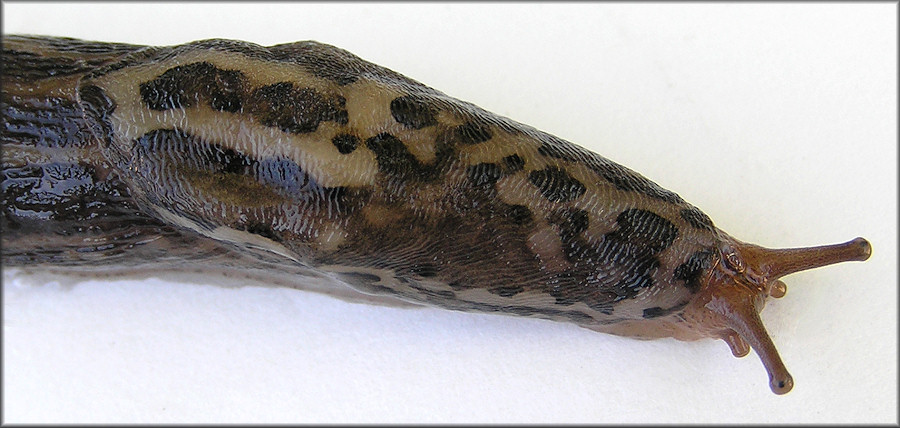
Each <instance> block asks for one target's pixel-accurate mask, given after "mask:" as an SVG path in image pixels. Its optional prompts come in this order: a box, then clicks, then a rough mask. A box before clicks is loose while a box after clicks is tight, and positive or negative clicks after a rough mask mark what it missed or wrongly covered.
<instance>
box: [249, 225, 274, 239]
mask: <svg viewBox="0 0 900 428" xmlns="http://www.w3.org/2000/svg"><path fill="white" fill-rule="evenodd" d="M247 232H249V233H252V234H254V235H259V236H262V237H264V238H269V239H271V240H273V241H275V242H281V237H280V236H278V234H277V233H275V230H273V229H272V227H271V226H269V225H266V224H263V223H250V224H248V225H247Z"/></svg>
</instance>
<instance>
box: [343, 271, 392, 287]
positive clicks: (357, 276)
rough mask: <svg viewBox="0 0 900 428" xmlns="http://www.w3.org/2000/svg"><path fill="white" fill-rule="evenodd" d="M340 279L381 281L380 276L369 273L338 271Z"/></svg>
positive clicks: (367, 281) (368, 281) (366, 281)
mask: <svg viewBox="0 0 900 428" xmlns="http://www.w3.org/2000/svg"><path fill="white" fill-rule="evenodd" d="M337 275H338V276H339V277H341V278H342V279H350V280H356V281H362V282H364V283H367V284H369V283H374V282H381V277H380V276H378V275H375V274H371V273H365V272H340V273H338V274H337Z"/></svg>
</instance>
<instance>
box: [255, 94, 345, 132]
mask: <svg viewBox="0 0 900 428" xmlns="http://www.w3.org/2000/svg"><path fill="white" fill-rule="evenodd" d="M247 104H248V107H249V112H250V113H251V114H252V115H254V116H255V117H256V118H257V120H259V122H260V123H261V124H263V125H265V126H272V127H277V128H279V129H281V130H282V131H284V132H290V133H292V134H305V133H309V132H313V131H315V130H316V129H318V127H319V123H321V122H323V121H332V122H337V123H339V124H342V125H344V124H347V122H348V114H347V110H346V108H345V105H346V100H345V99H344V97H341V96H332V97H326V96H325V95H323V94H321V93H319V92H318V91H316V90H315V89H312V88H299V89H297V88H294V84H293V83H291V82H279V83H273V84H271V85H266V86H263V87H261V88H258V89H256V90H254V91H253V93H252V94H251V95H250V97H249V99H248V101H247Z"/></svg>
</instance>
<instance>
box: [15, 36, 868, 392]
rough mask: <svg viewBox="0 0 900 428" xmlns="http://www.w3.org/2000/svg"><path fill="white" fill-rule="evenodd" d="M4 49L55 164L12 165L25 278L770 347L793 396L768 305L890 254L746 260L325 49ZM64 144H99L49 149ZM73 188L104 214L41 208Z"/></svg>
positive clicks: (648, 186) (606, 171)
mask: <svg viewBox="0 0 900 428" xmlns="http://www.w3.org/2000/svg"><path fill="white" fill-rule="evenodd" d="M4 49H5V50H4V61H5V62H9V64H11V65H10V66H9V67H5V68H4V73H7V75H5V76H4V80H7V81H11V82H13V87H15V88H18V89H16V91H15V94H14V95H13V94H10V93H4V94H3V104H4V108H6V109H11V108H15V109H18V110H17V111H20V112H21V114H19V115H18V116H17V117H16V118H15V119H13V118H12V117H11V116H9V115H4V120H5V121H6V122H7V126H6V127H4V128H6V130H5V131H3V130H0V134H2V135H0V136H2V138H3V141H5V142H8V143H9V144H10V145H11V146H14V147H17V148H22V149H23V151H20V152H16V153H24V152H27V151H28V150H29V149H30V148H33V147H36V145H38V144H41V145H46V146H47V147H46V148H42V150H48V151H50V152H53V153H55V155H54V156H50V158H49V159H52V162H50V161H49V160H48V161H42V162H41V163H34V162H32V163H29V160H28V159H32V160H33V159H34V158H26V157H19V158H13V159H11V160H10V161H9V162H8V163H4V166H3V168H4V189H5V190H4V192H5V193H4V216H3V222H4V223H3V226H4V230H10V231H12V233H9V234H7V233H4V236H3V244H4V245H3V255H4V264H13V265H17V264H18V265H21V264H34V263H44V264H61V265H67V266H73V267H77V266H78V265H80V264H86V263H87V260H91V261H92V263H96V262H97V260H99V261H101V262H102V261H103V260H110V263H112V262H113V260H115V263H127V264H131V263H135V264H141V263H151V264H152V263H155V262H158V263H167V260H171V259H172V255H173V254H175V255H177V254H183V255H184V256H185V257H186V258H188V259H190V260H194V262H195V263H201V260H203V259H204V258H206V259H211V257H212V256H210V255H212V254H215V255H216V256H215V257H221V256H222V255H223V254H226V255H227V257H229V258H230V259H228V260H231V261H229V262H227V263H238V264H245V265H246V266H254V265H256V264H259V265H261V266H266V268H267V269H268V268H271V269H274V270H280V271H284V272H300V271H303V270H304V269H305V270H307V271H310V272H317V274H322V273H325V274H327V275H330V276H332V277H334V278H336V279H338V280H340V281H343V282H345V283H346V284H348V285H350V286H351V287H353V288H354V289H356V290H357V291H360V292H362V293H366V294H373V293H374V294H386V295H390V296H393V297H396V298H399V299H402V300H406V301H410V302H414V303H420V304H429V305H434V306H439V307H444V308H448V309H453V310H463V311H481V312H501V313H507V314H512V315H519V316H531V317H540V318H546V319H551V320H557V321H566V322H572V323H575V324H578V325H580V326H582V327H586V328H591V329H594V330H598V331H604V332H609V333H614V334H622V335H627V336H637V337H667V336H671V337H675V338H678V339H682V340H695V339H699V338H703V337H711V338H716V339H722V340H724V341H725V342H726V343H728V344H729V347H730V348H731V349H732V352H733V354H734V355H736V356H743V355H746V354H747V353H748V352H749V349H750V347H752V348H753V349H755V350H756V351H757V353H758V354H760V357H761V359H762V361H763V363H764V365H765V366H766V369H767V371H768V372H769V375H770V379H771V383H770V386H771V387H772V390H773V391H774V392H776V393H785V392H787V391H789V390H790V388H791V385H792V384H793V381H792V380H791V379H790V375H789V374H788V373H787V371H786V369H784V365H783V364H782V363H781V360H780V357H779V356H778V354H777V351H775V348H774V345H772V342H771V339H770V338H769V337H768V334H767V333H766V332H765V329H764V328H763V326H762V323H761V321H760V320H759V316H758V312H759V311H760V310H762V307H763V306H764V303H765V299H766V298H767V297H768V296H770V295H771V296H773V297H780V296H783V295H784V292H785V290H786V286H785V285H784V283H783V282H781V281H780V280H778V278H779V277H780V276H782V275H786V274H789V273H792V272H796V271H800V270H804V269H810V268H813V267H818V266H824V265H827V264H831V263H837V262H841V261H848V260H865V259H866V258H867V257H868V255H869V254H870V252H871V247H870V246H869V245H868V242H866V241H865V240H862V239H861V238H857V239H856V240H853V241H850V242H847V243H844V244H839V245H834V246H824V247H817V248H813V249H796V250H768V249H763V248H761V247H757V246H754V245H750V244H745V243H743V242H740V241H737V240H734V239H733V238H731V237H730V236H728V235H727V234H725V233H724V232H722V231H720V230H719V229H717V228H716V227H715V226H714V225H713V223H712V221H711V220H710V219H709V218H708V217H707V216H706V215H705V214H703V213H702V212H701V211H700V210H699V209H697V208H696V207H693V206H692V205H690V204H688V203H687V202H685V201H684V200H682V199H681V198H680V197H679V196H678V195H677V194H675V193H673V192H670V191H668V190H665V189H663V188H661V187H659V186H657V185H656V184H655V183H653V182H651V181H649V180H647V179H646V178H644V177H642V176H640V175H639V174H637V173H635V172H633V171H631V170H630V169H628V168H625V167H622V166H620V165H617V164H615V163H613V162H611V161H609V160H607V159H605V158H603V157H601V156H599V155H596V154H594V153H591V152H589V151H587V150H585V149H583V148H581V147H578V146H576V145H573V144H571V143H569V142H567V141H564V140H561V139H559V138H557V137H554V136H552V135H549V134H546V133H543V132H541V131H538V130H536V129H534V128H531V127H528V126H526V125H522V124H519V123H516V122H514V121H511V120H509V119H507V118H504V117H500V116H496V115H494V114H492V113H489V112H486V111H484V110H482V109H480V108H478V107H476V106H473V105H471V104H468V103H464V102H461V101H458V100H455V99H453V98H450V97H448V96H446V95H444V94H442V93H440V92H438V91H435V90H434V89H431V88H429V87H426V86H424V85H422V84H420V83H418V82H415V81H413V80H410V79H408V78H406V77H403V76H401V75H399V74H397V73H395V72H393V71H391V70H388V69H385V68H383V67H379V66H377V65H374V64H371V63H368V62H366V61H364V60H362V59H360V58H357V57H356V56H354V55H352V54H350V53H349V52H346V51H343V50H341V49H338V48H335V47H332V46H329V45H324V44H320V43H317V42H298V43H294V44H288V45H277V46H271V47H268V48H267V47H262V46H258V45H254V44H251V43H246V42H238V41H230V40H206V41H198V42H193V43H188V44H184V45H179V46H173V47H161V48H146V47H142V46H133V45H112V44H104V43H97V42H83V41H78V40H73V39H60V38H42V37H21V36H7V37H5V40H4ZM72 58H77V59H76V60H74V62H73V60H72ZM89 62H90V64H93V65H92V66H87V65H86V64H88V63H89ZM22 88H32V89H34V90H33V91H31V92H29V91H26V90H23V89H22ZM23 99H24V100H23ZM28 100H32V101H35V102H34V103H30V102H29V101H28ZM50 101H53V102H50ZM54 102H56V104H54ZM34 105H49V106H55V107H51V108H56V109H57V110H56V113H57V114H55V115H51V120H49V121H48V120H47V115H46V112H38V111H37V110H36V109H35V108H34ZM72 105H77V106H78V108H80V109H81V111H82V112H83V117H81V118H79V117H78V116H77V115H72V114H71V113H72V111H71V109H72V107H71V106H72ZM65 109H69V110H65ZM7 111H11V110H7ZM65 112H68V113H69V114H68V115H67V114H64V113H65ZM13 122H15V123H13ZM73 122H74V123H73ZM65 126H76V127H81V128H83V129H86V130H90V133H91V135H92V138H93V139H91V140H89V141H88V140H84V141H74V142H72V141H63V140H62V139H61V137H52V135H55V134H53V132H49V131H47V132H45V129H46V130H52V129H56V128H54V127H65ZM13 128H15V129H18V130H20V131H17V132H12V131H10V129H13ZM46 135H50V136H51V137H49V138H50V139H49V140H47V139H46V138H47V137H46ZM38 136H40V138H42V140H40V141H37V140H36V139H37V138H38ZM53 138H57V139H56V140H53ZM65 145H75V146H77V149H76V150H72V149H71V148H65V147H63V146H65ZM60 168H62V170H63V171H67V172H68V173H69V175H71V176H75V175H77V176H78V177H81V178H80V179H81V180H83V181H84V182H83V183H81V182H80V183H79V185H80V186H81V187H79V190H78V192H81V193H78V192H75V194H74V195H73V194H61V193H59V192H56V193H54V192H53V191H52V190H51V191H48V190H46V189H44V188H40V189H44V190H35V189H38V188H35V187H33V186H32V187H29V186H31V184H29V183H32V182H33V181H29V180H37V179H42V180H45V181H46V180H62V181H65V180H67V179H66V178H64V177H65V176H66V175H65V174H63V175H59V174H56V172H55V171H56V170H57V169H60ZM29 174H30V175H29ZM54 174H56V175H54ZM61 177H62V178H61ZM69 180H71V179H69ZM112 189H115V192H113V190H112ZM60 200H61V201H62V202H60ZM588 201H589V202H588ZM73 204H74V205H73ZM78 204H83V205H84V207H87V208H84V209H83V210H81V211H79V210H74V211H71V210H70V211H64V210H63V207H70V206H77V207H81V206H82V205H78ZM35 210H43V212H47V213H49V216H47V217H46V218H45V219H40V218H35V217H34V216H30V215H29V214H28V212H34V211H35ZM85 221H91V222H95V224H96V225H95V227H94V229H95V230H97V231H99V232H96V233H98V234H99V237H98V236H93V238H92V239H96V240H98V242H100V244H98V245H96V246H94V247H91V248H93V249H92V250H90V251H88V253H90V258H89V259H88V258H87V256H88V255H87V254H86V253H85V252H84V250H83V249H82V250H77V251H76V249H80V248H84V247H83V246H81V247H79V246H78V245H79V244H78V243H79V240H83V239H84V237H85V236H84V232H83V231H82V230H81V229H78V228H77V227H76V226H75V225H76V224H80V223H81V222H85ZM123 229H124V230H126V232H125V233H123V232H122V230H123ZM7 235H9V236H7ZM35 237H41V239H39V240H35V239H33V238H35ZM35 242H44V243H46V242H49V244H47V245H51V246H53V247H55V248H43V247H36V245H38V244H36V243H35ZM102 242H107V243H106V244H104V243H102ZM188 242H190V243H196V244H186V243H188ZM41 245H43V244H41ZM192 246H200V247H202V248H205V250H204V251H206V252H202V253H199V254H191V253H190V248H191V247H192ZM48 250H49V251H48ZM79 251H81V252H79ZM114 253H115V254H116V257H118V258H115V259H113V258H104V257H103V256H105V255H107V254H108V255H112V254H114ZM163 254H165V257H163V256H162V255H163ZM216 260H220V259H218V258H217V259H216ZM222 263H225V262H222ZM298 269H299V270H298ZM651 292H652V293H651ZM645 295H646V296H652V298H647V299H638V298H637V297H638V296H645Z"/></svg>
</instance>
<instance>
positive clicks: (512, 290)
mask: <svg viewBox="0 0 900 428" xmlns="http://www.w3.org/2000/svg"><path fill="white" fill-rule="evenodd" d="M523 291H525V288H524V287H522V286H518V287H496V288H490V289H488V292H489V293H491V294H496V295H498V296H500V297H513V296H515V295H516V294H519V293H521V292H523Z"/></svg>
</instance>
